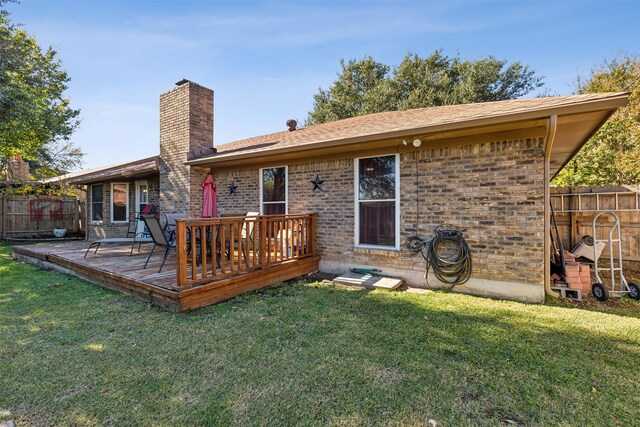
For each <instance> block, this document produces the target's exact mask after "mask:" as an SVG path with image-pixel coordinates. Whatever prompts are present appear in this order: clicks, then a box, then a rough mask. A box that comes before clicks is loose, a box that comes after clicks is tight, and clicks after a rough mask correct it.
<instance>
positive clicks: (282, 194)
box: [260, 166, 287, 215]
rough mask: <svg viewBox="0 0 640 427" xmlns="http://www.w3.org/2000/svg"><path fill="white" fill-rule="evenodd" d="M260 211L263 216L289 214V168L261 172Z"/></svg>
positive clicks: (283, 167) (268, 169)
mask: <svg viewBox="0 0 640 427" xmlns="http://www.w3.org/2000/svg"><path fill="white" fill-rule="evenodd" d="M260 209H261V210H262V214H263V215H284V214H286V213H287V167H286V166H282V167H278V168H267V169H261V170H260Z"/></svg>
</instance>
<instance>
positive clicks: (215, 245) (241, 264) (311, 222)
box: [176, 213, 316, 287]
mask: <svg viewBox="0 0 640 427" xmlns="http://www.w3.org/2000/svg"><path fill="white" fill-rule="evenodd" d="M315 220H316V216H315V214H313V213H312V214H301V215H257V216H236V217H219V218H186V219H177V220H176V259H177V269H176V270H177V283H178V286H179V287H184V286H191V285H197V284H201V283H206V282H212V281H214V280H219V279H223V278H225V277H227V276H231V275H234V274H238V273H244V272H249V271H253V270H258V269H262V268H265V267H267V266H270V265H273V264H278V263H283V262H287V261H289V260H292V259H299V258H306V257H308V256H312V255H314V253H315Z"/></svg>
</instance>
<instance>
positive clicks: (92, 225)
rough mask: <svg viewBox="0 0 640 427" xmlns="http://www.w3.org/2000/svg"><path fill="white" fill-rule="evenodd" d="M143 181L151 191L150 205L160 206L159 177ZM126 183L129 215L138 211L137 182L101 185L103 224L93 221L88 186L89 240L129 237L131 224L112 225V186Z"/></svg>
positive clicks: (110, 182)
mask: <svg viewBox="0 0 640 427" xmlns="http://www.w3.org/2000/svg"><path fill="white" fill-rule="evenodd" d="M141 180H146V181H147V185H148V186H149V187H150V189H149V203H153V204H154V205H156V206H158V204H159V202H160V193H159V177H158V176H157V175H156V176H151V177H147V178H144V179H141ZM114 182H115V183H122V182H126V183H128V184H129V213H132V212H135V211H136V209H137V208H136V193H135V191H136V190H135V182H136V180H116V181H107V182H103V183H101V184H102V185H103V193H104V196H103V202H102V218H103V221H102V222H92V221H91V186H90V185H89V186H87V224H88V233H87V239H88V240H97V239H103V238H110V237H127V230H128V228H129V224H127V223H120V222H118V223H112V222H111V184H112V183H114Z"/></svg>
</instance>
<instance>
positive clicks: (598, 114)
mask: <svg viewBox="0 0 640 427" xmlns="http://www.w3.org/2000/svg"><path fill="white" fill-rule="evenodd" d="M627 98H628V94H627V93H615V94H612V95H611V96H610V97H606V98H599V99H595V100H594V99H587V100H584V101H580V102H574V103H571V104H567V105H561V106H555V107H548V108H538V109H532V110H530V111H525V112H518V113H506V114H499V115H494V116H490V117H482V118H479V119H469V120H460V121H456V120H452V121H450V122H448V123H441V124H437V125H432V126H427V127H417V128H415V127H414V128H410V127H409V128H406V129H402V130H400V131H394V132H386V133H377V134H367V135H362V136H358V137H355V138H344V139H325V140H322V141H313V142H310V143H300V144H297V145H295V146H285V147H277V145H276V146H274V147H273V148H269V147H266V148H261V149H255V150H252V149H247V150H239V151H235V152H229V153H225V152H224V151H223V152H220V153H218V154H215V155H213V156H210V157H206V158H201V159H196V160H191V161H188V162H186V164H188V165H192V166H205V167H216V168H218V169H228V168H235V167H243V166H246V167H248V166H252V165H256V164H267V163H273V162H282V161H289V160H291V161H293V160H304V159H306V160H309V159H310V158H313V159H318V158H320V157H322V156H335V155H345V156H347V155H349V154H350V153H354V152H362V151H374V150H382V149H385V148H386V149H390V148H391V147H397V146H398V145H399V144H400V143H401V141H402V139H404V138H406V137H418V138H421V139H423V142H428V143H430V144H433V145H434V146H437V145H439V142H440V141H442V140H452V139H460V143H465V141H464V138H466V137H471V136H473V135H481V134H489V133H497V132H505V131H514V130H526V129H534V128H540V127H548V126H549V118H550V116H552V115H557V117H558V122H557V133H556V138H555V143H554V145H553V147H552V153H551V159H550V163H551V170H550V172H551V175H552V176H555V175H556V174H557V173H558V172H559V171H560V169H562V167H563V166H564V165H565V164H566V163H567V162H568V161H569V160H571V158H572V157H573V156H574V155H575V154H576V153H577V152H578V151H579V150H580V148H582V146H583V145H584V144H585V143H586V142H587V141H588V140H589V138H591V136H593V134H594V133H595V132H596V131H597V130H598V129H599V128H600V127H601V126H602V125H603V124H604V123H605V122H606V121H607V119H608V118H609V117H610V116H611V115H612V114H613V113H614V112H615V111H616V109H618V108H619V107H622V106H624V105H626V103H627ZM525 136H526V134H524V133H523V137H525Z"/></svg>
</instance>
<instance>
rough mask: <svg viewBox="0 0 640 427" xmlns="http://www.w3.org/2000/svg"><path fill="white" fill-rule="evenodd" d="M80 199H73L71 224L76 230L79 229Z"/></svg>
mask: <svg viewBox="0 0 640 427" xmlns="http://www.w3.org/2000/svg"><path fill="white" fill-rule="evenodd" d="M79 211H80V201H79V200H78V199H77V198H76V199H75V200H74V201H73V226H74V227H75V230H76V231H78V232H79V231H80V212H79Z"/></svg>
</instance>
